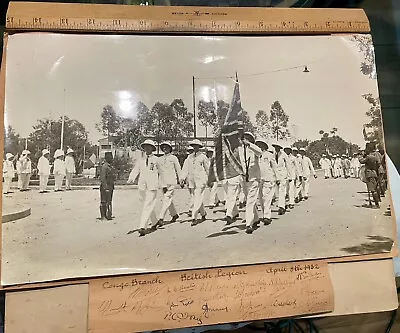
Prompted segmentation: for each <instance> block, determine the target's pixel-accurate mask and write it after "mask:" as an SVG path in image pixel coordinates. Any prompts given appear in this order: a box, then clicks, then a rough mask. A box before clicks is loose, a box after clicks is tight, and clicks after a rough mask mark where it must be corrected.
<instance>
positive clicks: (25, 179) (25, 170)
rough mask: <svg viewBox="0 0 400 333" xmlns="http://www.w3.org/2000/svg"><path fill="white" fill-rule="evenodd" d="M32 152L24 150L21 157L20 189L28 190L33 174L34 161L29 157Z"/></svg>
mask: <svg viewBox="0 0 400 333" xmlns="http://www.w3.org/2000/svg"><path fill="white" fill-rule="evenodd" d="M30 154H31V152H30V151H29V150H24V151H23V152H22V154H21V157H20V158H19V162H20V164H19V166H20V167H19V172H20V175H21V189H20V191H28V187H29V181H30V179H31V174H32V162H31V159H30V158H29V156H30Z"/></svg>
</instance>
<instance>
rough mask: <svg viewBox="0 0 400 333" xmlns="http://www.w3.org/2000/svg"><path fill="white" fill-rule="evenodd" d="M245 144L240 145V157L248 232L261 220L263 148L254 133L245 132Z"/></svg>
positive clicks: (251, 231)
mask: <svg viewBox="0 0 400 333" xmlns="http://www.w3.org/2000/svg"><path fill="white" fill-rule="evenodd" d="M242 141H243V145H242V146H239V148H238V149H239V158H240V162H241V163H242V167H243V170H244V171H245V172H246V173H245V181H246V186H245V189H246V233H247V234H251V233H253V231H254V227H253V225H254V223H257V222H258V221H259V219H258V213H257V200H258V197H259V189H260V178H261V172H260V157H261V155H262V151H261V149H260V148H259V147H258V146H256V145H255V141H256V140H255V138H254V136H253V134H252V133H250V132H245V133H244V135H243V140H242Z"/></svg>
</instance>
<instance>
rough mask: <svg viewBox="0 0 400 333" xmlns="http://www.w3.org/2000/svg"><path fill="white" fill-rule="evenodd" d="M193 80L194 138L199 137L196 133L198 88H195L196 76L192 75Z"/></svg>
mask: <svg viewBox="0 0 400 333" xmlns="http://www.w3.org/2000/svg"><path fill="white" fill-rule="evenodd" d="M192 79H193V82H192V94H193V131H194V132H193V133H194V138H196V137H197V133H196V89H195V77H194V76H193V77H192Z"/></svg>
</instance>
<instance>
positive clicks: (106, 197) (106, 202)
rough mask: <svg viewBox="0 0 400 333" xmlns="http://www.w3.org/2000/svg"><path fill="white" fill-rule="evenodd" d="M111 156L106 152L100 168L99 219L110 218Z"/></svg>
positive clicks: (113, 180)
mask: <svg viewBox="0 0 400 333" xmlns="http://www.w3.org/2000/svg"><path fill="white" fill-rule="evenodd" d="M112 162H113V156H112V153H111V152H106V153H105V156H104V162H103V165H102V166H101V170H100V219H101V220H105V219H107V220H111V219H112V198H113V192H114V182H115V175H114V168H113V167H112V165H111V164H112Z"/></svg>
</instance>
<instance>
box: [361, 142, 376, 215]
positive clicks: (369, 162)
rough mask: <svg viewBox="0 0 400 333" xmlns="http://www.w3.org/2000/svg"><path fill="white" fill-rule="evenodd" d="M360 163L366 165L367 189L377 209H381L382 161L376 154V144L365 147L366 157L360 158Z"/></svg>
mask: <svg viewBox="0 0 400 333" xmlns="http://www.w3.org/2000/svg"><path fill="white" fill-rule="evenodd" d="M360 163H361V164H364V165H365V178H366V180H367V189H368V191H369V192H371V194H372V198H373V199H374V203H375V207H376V208H379V201H380V197H379V188H378V185H379V184H378V181H379V166H380V160H379V158H378V157H377V155H376V153H375V143H373V142H368V143H367V144H366V146H365V155H364V157H362V158H360Z"/></svg>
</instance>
